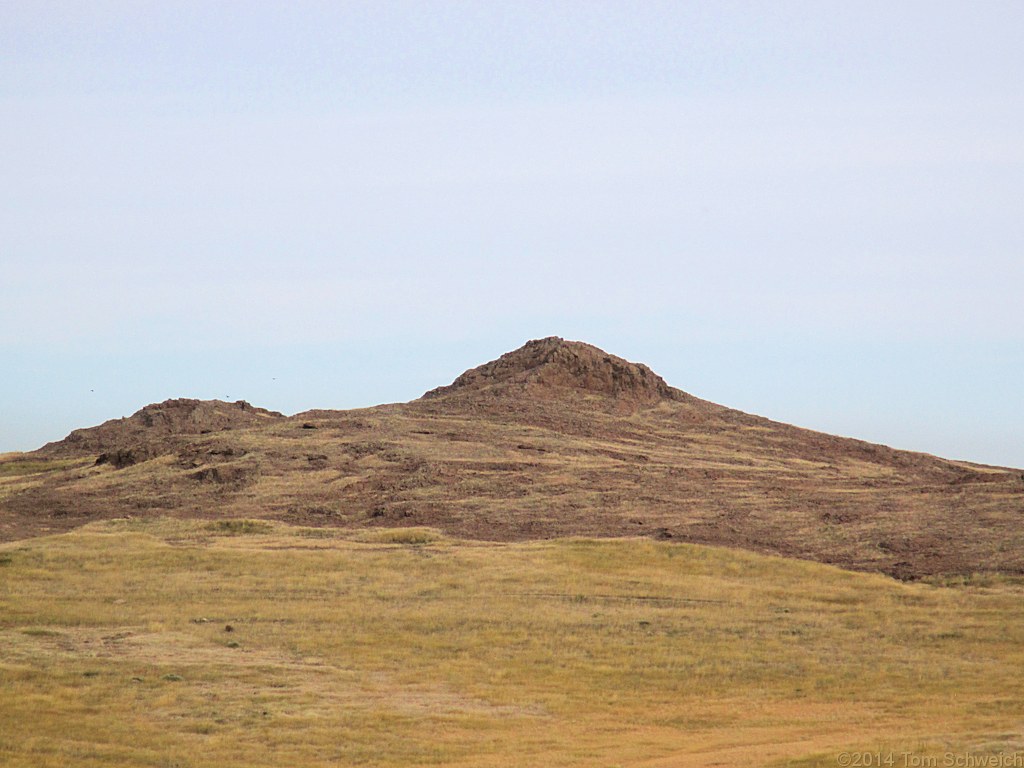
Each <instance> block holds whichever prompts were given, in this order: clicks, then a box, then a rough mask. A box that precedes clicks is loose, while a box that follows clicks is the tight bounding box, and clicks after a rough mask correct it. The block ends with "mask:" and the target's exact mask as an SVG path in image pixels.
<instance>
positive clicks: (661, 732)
mask: <svg viewBox="0 0 1024 768" xmlns="http://www.w3.org/2000/svg"><path fill="white" fill-rule="evenodd" d="M1022 593H1024V589H1022V587H1021V585H1019V584H1017V583H1015V582H1014V581H1013V580H1011V579H1008V578H1007V577H1001V576H989V577H978V578H974V579H963V580H961V582H960V583H959V584H957V585H956V586H954V587H950V586H937V585H929V584H903V583H900V582H896V581H892V580H890V579H888V578H885V577H882V576H878V575H870V574H857V573H851V572H847V571H842V570H839V569H836V568H831V567H828V566H823V565H818V564H813V563H807V562H799V561H791V560H783V559H778V558H769V557H764V556H760V555H755V554H749V553H743V552H737V551H730V550H723V549H715V548H708V547H700V546H694V545H687V544H673V543H656V542H652V541H649V540H636V539H632V540H630V539H620V540H615V541H609V540H587V539H569V540H558V541H550V542H531V543H515V544H498V543H481V542H468V541H460V540H453V539H450V538H446V537H444V536H442V535H441V534H439V533H438V532H437V531H434V530H430V529H422V528H413V529H390V530H361V531H343V530H329V529H312V528H288V527H285V526H283V525H281V524H278V523H271V522H266V521H244V520H241V521H239V520H219V521H212V522H209V521H178V520H170V519H166V518H150V519H146V520H113V521H106V522H101V523H95V524H92V525H89V526H87V527H85V528H83V529H80V530H78V531H76V532H74V533H70V534H65V535H61V536H54V537H49V538H41V539H32V540H25V541H20V542H15V543H10V544H5V545H2V546H0V764H2V765H4V766H12V767H17V768H21V767H25V768H29V767H31V768H47V767H48V766H61V767H62V768H63V767H64V766H76V768H78V767H82V768H90V767H94V766H156V767H160V768H169V767H170V766H177V767H179V768H199V767H200V766H211V767H212V766H217V767H218V768H220V767H222V766H226V767H228V768H230V767H232V766H246V767H247V768H248V767H249V766H289V767H291V768H304V767H305V766H325V765H343V766H349V765H366V766H410V765H448V766H512V765H514V766H569V765H571V766H616V765H619V766H651V767H652V768H653V767H654V766H665V767H667V766H691V765H692V766H710V765H719V766H750V765H770V764H777V765H801V766H827V765H836V764H837V763H836V760H837V756H838V755H839V753H840V752H842V751H843V750H851V749H857V750H876V749H879V750H882V749H885V750H896V752H897V754H899V753H901V752H904V751H905V752H909V753H912V754H914V755H918V756H927V755H941V754H942V753H944V752H945V751H947V750H951V751H954V752H957V753H958V754H968V753H971V754H974V755H983V754H997V753H998V752H999V751H1004V752H1009V751H1013V750H1016V749H1020V748H1022V746H1024V731H1022V721H1021V702H1022V696H1024V680H1022V679H1021V677H1020V674H1019V671H1020V669H1021V667H1022V663H1024V601H1022V600H1021V597H1022ZM228 627H230V628H231V629H230V631H228ZM939 764H941V762H940V763H939Z"/></svg>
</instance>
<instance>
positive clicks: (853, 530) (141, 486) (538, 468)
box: [0, 338, 1024, 578]
mask: <svg viewBox="0 0 1024 768" xmlns="http://www.w3.org/2000/svg"><path fill="white" fill-rule="evenodd" d="M156 414H160V416H159V417H157V416H156ZM168 514H169V515H174V516H181V517H206V518H209V517H225V516H226V517H237V516H246V517H260V518H268V519H279V520H286V521H290V522H295V523H302V524H306V525H323V526H345V527H365V526H408V525H428V526H434V527H438V528H440V529H443V530H444V531H446V532H448V533H450V534H452V535H457V536H466V537H471V538H479V539H490V540H513V539H541V538H551V537H558V536H566V535H587V536H635V535H649V536H654V537H656V538H659V539H666V540H675V541H689V542H696V543H709V544H721V545H727V546H735V547H743V548H747V549H752V550H756V551H760V552H768V553H775V554H782V555H786V556H794V557H801V558H806V559H813V560H818V561H822V562H828V563H835V564H839V565H842V566H845V567H849V568H855V569H862V570H880V571H883V572H885V573H889V574H892V575H896V576H899V577H904V578H907V577H919V576H923V575H927V574H935V573H970V572H975V571H990V570H999V571H1004V572H1012V573H1024V546H1022V545H1024V524H1022V523H1024V476H1022V474H1021V472H1020V471H1019V470H1009V469H1003V468H996V467H985V466H980V465H972V464H967V463H963V462H953V461H947V460H943V459H940V458H937V457H934V456H929V455H925V454H919V453H911V452H906V451H897V450H893V449H891V448H887V447H885V446H880V445H874V444H870V443H865V442H862V441H858V440H851V439H847V438H840V437H835V436H831V435H825V434H822V433H818V432H812V431H810V430H805V429H800V428H797V427H793V426H789V425H786V424H780V423H777V422H772V421H769V420H768V419H764V418H760V417H757V416H751V415H749V414H745V413H741V412H739V411H735V410H731V409H728V408H724V407H722V406H719V405H715V404H713V403H710V402H707V401H704V400H700V399H698V398H695V397H693V396H691V395H688V394H686V393H685V392H682V391H680V390H678V389H674V388H672V387H670V386H669V385H668V384H666V383H665V382H664V381H663V380H662V379H661V378H660V377H659V376H657V374H655V373H654V372H652V371H651V370H650V369H648V368H647V367H646V366H642V365H638V364H634V363H630V362H628V361H625V360H623V359H621V358H617V357H615V356H613V355H608V354H607V353H605V352H603V351H601V350H599V349H597V348H596V347H592V346H590V345H587V344H582V343H579V342H568V341H564V340H562V339H558V338H548V339H541V340H537V341H532V342H529V343H527V344H526V345H525V346H524V347H522V348H520V349H518V350H515V351H514V352H510V353H508V354H506V355H503V356H502V357H501V358H499V359H498V360H495V361H492V362H489V363H486V364H485V365H482V366H480V367H478V368H474V369H472V370H470V371H467V372H466V373H464V374H462V375H461V376H459V377H458V378H457V379H456V380H455V381H454V382H453V383H452V384H451V385H449V386H447V387H440V388H438V389H435V390H432V391H431V392H428V393H427V394H426V395H424V396H423V397H422V398H420V399H419V400H415V401H413V402H410V403H405V404H395V405H386V406H379V407H376V408H368V409H360V410H353V411H326V410H323V411H309V412H306V413H302V414H298V415H295V416H291V417H284V416H281V415H280V414H275V413H273V412H270V411H264V410H262V409H255V408H253V407H252V406H249V405H248V404H237V403H236V404H230V403H217V402H213V403H200V402H199V401H168V403H163V404H160V405H159V406H147V408H144V409H143V410H142V411H140V412H139V413H138V414H136V415H135V416H132V417H130V418H129V419H126V420H119V421H117V422H108V423H107V424H105V425H101V426H100V427H97V428H94V429H92V430H79V431H76V432H74V433H72V435H70V436H69V437H68V438H67V439H65V440H63V441H61V442H59V443H53V444H51V445H48V446H46V447H45V448H43V449H41V450H40V451H37V452H35V453H32V454H20V455H15V456H9V457H7V458H6V459H4V460H2V461H0V537H2V538H6V539H11V538H17V537H24V536H29V535H34V534H38V533H42V532H48V531H59V530H65V529H68V528H70V527H74V526H77V525H80V524H82V523H84V522H88V521H91V520H95V519H100V518H110V517H121V516H133V517H138V516H148V515H168Z"/></svg>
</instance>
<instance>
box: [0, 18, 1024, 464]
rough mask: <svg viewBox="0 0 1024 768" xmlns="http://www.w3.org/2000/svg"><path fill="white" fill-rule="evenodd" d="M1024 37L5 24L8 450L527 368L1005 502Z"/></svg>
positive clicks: (1022, 177) (1022, 372)
mask: <svg viewBox="0 0 1024 768" xmlns="http://www.w3.org/2000/svg"><path fill="white" fill-rule="evenodd" d="M1022 32H1024V4H1021V3H1019V2H1007V3H984V2H982V3H978V2H970V3H968V2H962V3H952V2H935V1H934V0H932V2H927V3H924V2H922V3H917V2H903V3H893V2H877V3H876V2H856V3H850V2H842V3H839V2H836V3H827V2H820V1H817V2H799V3H797V2H764V3H752V2H746V3H729V2H689V3H685V2H676V3H661V2H648V3H640V2H634V3H611V2H586V3H577V2H553V3H551V2H545V3H540V2H537V3H532V2H516V3H494V2H488V3H483V2H480V3H468V2H463V3H439V2H423V1H422V0H421V1H420V2H415V3H411V2H410V3H385V2H372V3H356V2H350V3H345V2H323V3H302V2H298V3H296V2H290V3H260V2H244V3H243V2H235V3H215V2H209V0H204V1H203V2H178V3H155V2H154V3H144V2H132V3H128V2H117V1H116V0H108V1H107V2H92V3H90V2H75V3H70V2H69V3H56V2H53V3H47V2H38V1H36V2H17V1H13V2H6V3H4V4H3V5H2V6H0V201H2V205H0V268H2V269H0V366H2V370H3V376H2V377H0V451H2V450H15V449H31V448H34V447H38V446H39V445H41V444H42V443H44V442H47V441H49V440H54V439H59V438H60V437H63V436H64V435H65V434H66V433H67V432H68V431H70V430H71V429H73V428H75V427H79V426H86V425H90V424H95V423H98V422H100V421H103V420H105V419H108V418H113V417H117V416H122V415H126V414H129V413H131V412H133V411H135V410H136V409H138V408H139V407H141V406H142V405H145V404H146V403H149V402H153V401H157V400H162V399H165V398H167V397H177V396H187V397H202V398H207V397H219V398H226V397H230V398H231V399H237V398H245V399H247V400H249V401H251V402H253V403H255V404H257V405H262V406H265V407H269V408H275V409H277V410H281V411H284V412H287V413H292V412H296V411H299V410H303V409H306V408H312V407H335V408H349V407H356V406H363V405H371V404H376V403H380V402H389V401H398V400H408V399H412V398H414V397H417V396H418V395H420V394H421V393H422V392H423V391H425V390H426V389H429V388H431V387H434V386H437V385H439V384H444V383H448V382H449V381H450V380H451V379H453V378H454V377H455V376H456V375H457V374H458V373H460V372H461V371H462V370H463V369H465V368H467V367H470V366H473V365H476V364H478V363H481V362H484V361H485V360H488V359H491V358H493V357H496V356H497V355H499V354H500V353H502V352H505V351H507V350H509V349H512V348H514V347H517V346H519V345H520V344H522V343H523V342H524V341H525V340H527V339H529V338H534V337H537V336H546V335H552V334H556V335H561V336H565V337H567V338H572V339H581V340H585V341H589V342H591V343H594V344H597V345H599V346H601V347H603V348H605V349H607V350H608V351H610V352H614V353H616V354H619V355H622V356H624V357H628V358H630V359H634V360H640V361H643V362H646V363H648V364H649V365H650V366H651V367H652V368H654V369H655V370H656V371H658V372H659V373H661V374H662V375H663V376H664V377H665V378H666V379H667V380H668V381H669V382H670V383H671V384H673V385H674V386H677V387H680V388H681V389H684V390H687V391H689V392H692V393H693V394H696V395H698V396H701V397H705V398H708V399H710V400H714V401H716V402H720V403H723V404H726V405H730V406H733V407H737V408H741V409H743V410H747V411H751V412H755V413H759V414H762V415H765V416H768V417H771V418H776V419H779V420H783V421H788V422H791V423H796V424H799V425H801V426H806V427H811V428H815V429H821V430H824V431H829V432H836V433H840V434H846V435H852V436H857V437H862V438H865V439H870V440H875V441H879V442H884V443H887V444H890V445H894V446H896V447H900V448H911V449H916V450H923V451H928V452H931V453H937V454H940V455H945V456H950V457H954V458H967V459H974V460H978V461H987V462H991V463H1000V464H1009V465H1013V466H1024V441H1022V440H1021V435H1022V434H1024V415H1022V413H1021V409H1020V408H1019V393H1020V390H1021V387H1020V382H1021V380H1022V379H1024V288H1022V286H1024V247H1022V246H1024V46H1021V45H1020V38H1021V34H1022Z"/></svg>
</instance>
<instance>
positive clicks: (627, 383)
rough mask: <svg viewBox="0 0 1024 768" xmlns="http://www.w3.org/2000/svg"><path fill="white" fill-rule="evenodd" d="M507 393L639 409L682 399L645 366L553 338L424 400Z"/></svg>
mask: <svg viewBox="0 0 1024 768" xmlns="http://www.w3.org/2000/svg"><path fill="white" fill-rule="evenodd" d="M502 390H507V391H510V392H515V391H521V390H529V391H530V392H531V393H532V394H538V395H540V394H546V395H548V396H556V395H558V394H561V393H580V394H592V395H601V396H604V397H608V398H614V399H616V400H621V401H626V402H631V403H636V404H649V403H654V402H657V401H659V400H676V399H679V396H681V394H682V393H680V392H678V391H677V390H675V389H673V388H672V387H670V386H669V385H668V384H666V383H665V381H664V379H662V378H661V377H660V376H658V375H657V374H656V373H654V371H652V370H651V369H650V368H648V367H647V366H646V365H642V364H640V363H631V362H629V361H628V360H624V359H622V358H621V357H616V356H615V355H610V354H608V353H607V352H604V351H603V350H601V349H598V348H597V347H595V346H592V345H590V344H584V343H583V342H579V341H566V340H565V339H562V338H559V337H558V336H549V337H548V338H545V339H535V340H533V341H528V342H527V343H526V344H524V345H523V346H522V347H520V348H519V349H516V350H514V351H512V352H508V353H506V354H504V355H502V356H501V357H499V358H498V359H497V360H492V361H491V362H489V363H485V364H483V365H481V366H478V367H476V368H472V369H470V370H468V371H466V372H465V373H463V374H462V375H461V376H459V377H458V378H457V379H456V380H455V381H454V382H452V384H450V385H448V386H447V387H438V388H437V389H433V390H431V391H430V392H427V393H426V394H425V395H424V398H428V399H430V398H437V397H443V396H446V395H451V394H456V393H463V394H469V393H472V392H484V391H487V392H491V393H494V394H498V393H499V392H500V391H502Z"/></svg>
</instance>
